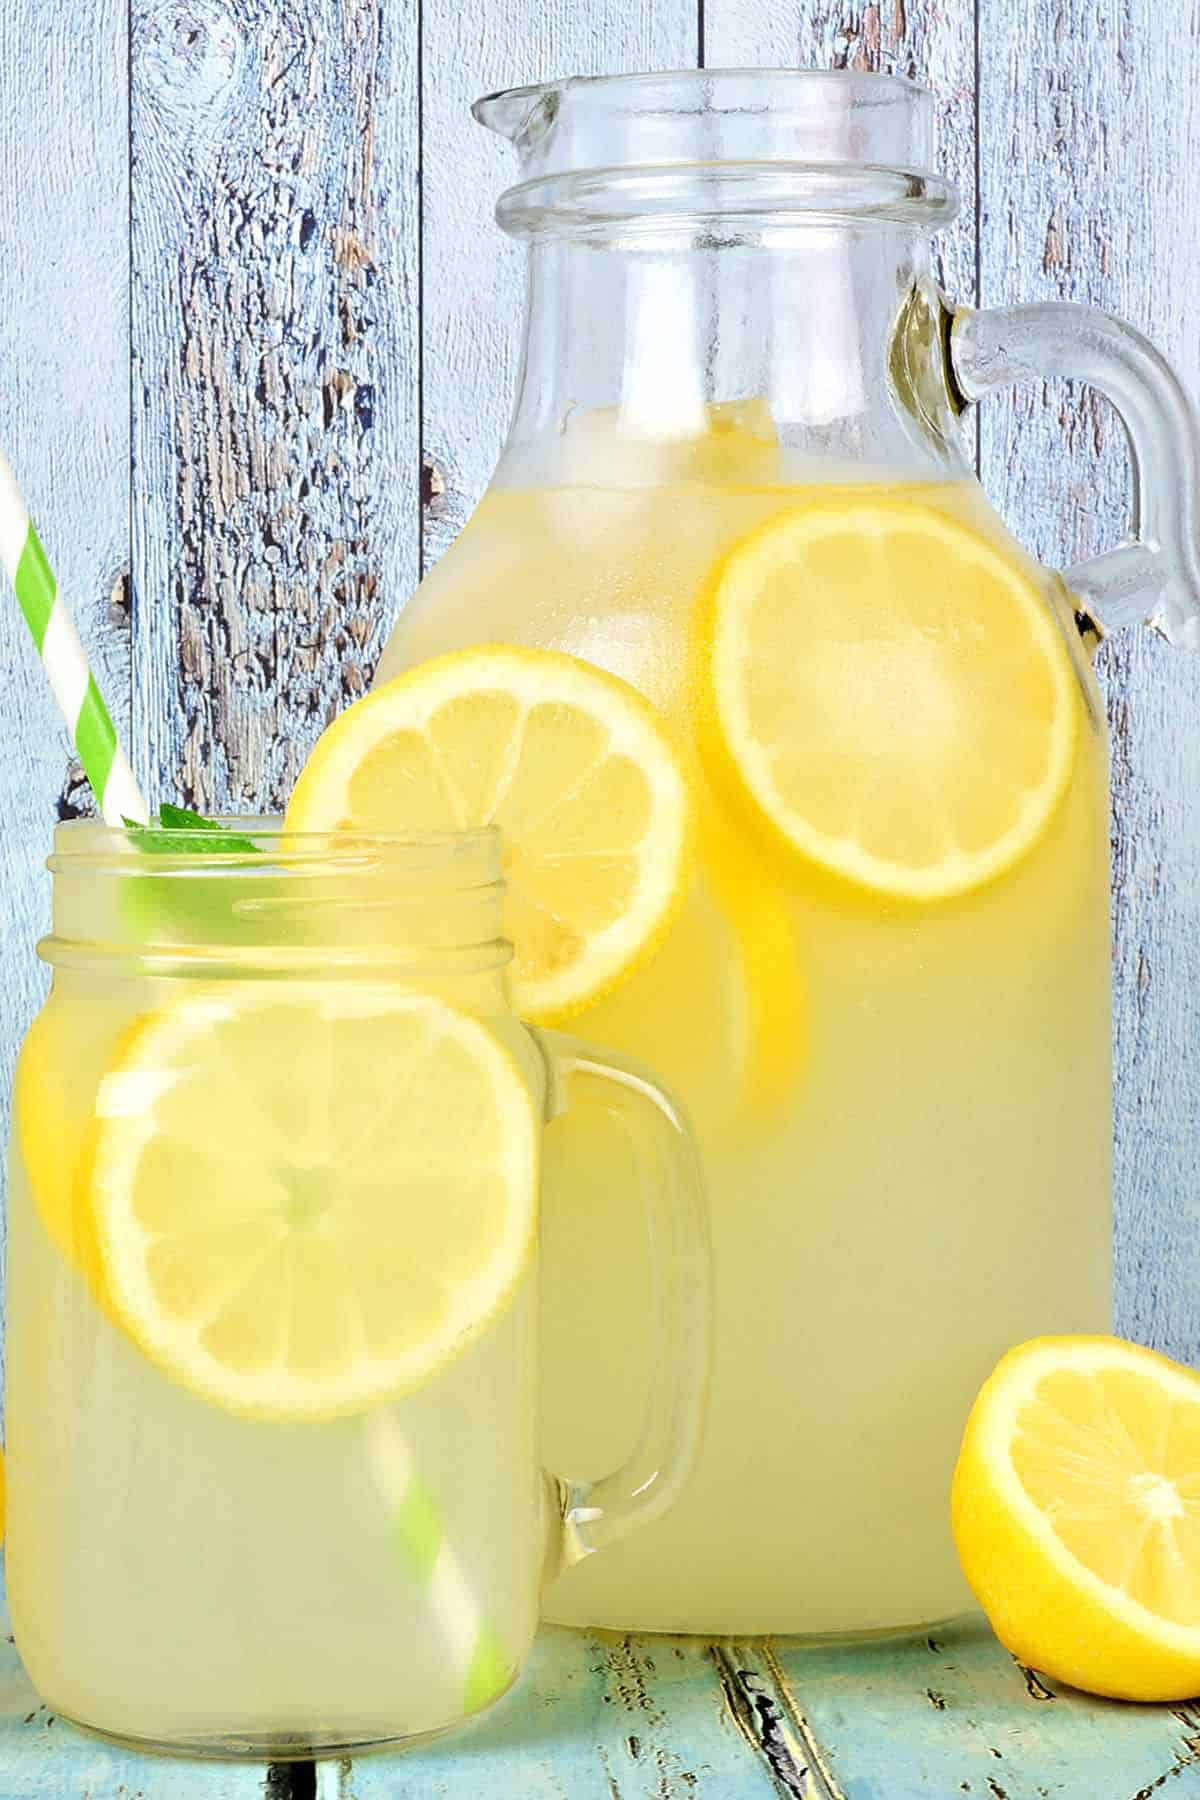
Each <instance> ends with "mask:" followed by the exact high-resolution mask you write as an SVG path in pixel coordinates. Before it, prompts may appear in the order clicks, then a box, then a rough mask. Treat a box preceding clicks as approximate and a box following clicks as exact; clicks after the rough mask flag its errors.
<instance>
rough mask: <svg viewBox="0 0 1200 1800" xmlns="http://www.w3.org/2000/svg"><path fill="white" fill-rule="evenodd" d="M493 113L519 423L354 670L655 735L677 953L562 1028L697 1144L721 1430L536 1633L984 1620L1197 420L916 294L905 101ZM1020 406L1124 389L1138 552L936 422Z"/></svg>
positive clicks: (571, 85)
mask: <svg viewBox="0 0 1200 1800" xmlns="http://www.w3.org/2000/svg"><path fill="white" fill-rule="evenodd" d="M475 110H476V116H477V118H478V119H479V120H480V121H481V122H482V123H483V124H485V125H488V126H490V127H492V128H493V129H494V130H496V131H498V132H500V133H502V134H503V135H504V136H506V137H508V138H509V139H511V141H512V142H513V143H514V144H515V145H516V146H517V149H518V151H519V153H520V157H521V173H522V180H521V183H520V185H519V186H517V187H515V188H513V189H512V190H511V191H510V192H508V193H506V194H505V195H504V197H503V198H502V200H501V201H500V205H499V208H498V217H499V221H500V224H501V225H502V227H503V228H504V229H505V230H506V231H508V232H510V233H512V234H514V235H515V236H518V237H520V238H522V239H524V240H525V241H526V243H527V245H528V251H529V289H528V313H527V320H526V337H525V348H524V360H523V365H522V374H521V383H520V392H519V395H518V399H517V405H516V412H515V417H514V420H513V424H512V429H511V433H510V436H509V440H508V443H507V445H506V447H505V450H504V454H503V456H502V458H501V461H500V465H499V468H498V469H497V471H496V475H495V477H494V480H493V482H492V484H491V486H490V488H489V490H488V492H487V494H486V495H485V497H484V499H483V501H482V503H481V504H480V506H479V508H478V510H477V512H476V514H475V516H474V517H473V519H472V520H471V522H470V524H469V525H468V527H467V528H466V530H465V531H464V533H463V534H462V536H461V538H460V540H459V541H458V542H457V543H456V544H455V545H454V547H453V548H452V549H451V551H450V552H449V553H448V554H447V555H446V556H445V557H444V559H443V560H442V561H441V562H440V564H439V565H438V566H437V568H436V569H435V570H434V571H433V573H432V574H431V575H430V576H429V578H428V579H427V580H426V581H425V582H424V584H423V585H422V587H421V588H420V590H419V591H418V593H417V594H416V595H415V597H414V598H413V599H412V600H411V601H410V603H409V604H408V605H407V607H406V608H405V610H404V612H403V613H402V615H401V617H400V619H399V622H398V624H397V625H396V627H395V630H394V634H393V636H392V638H391V641H390V643H389V645H388V648H387V651H386V654H385V656H384V659H383V662H382V665H381V670H380V674H381V675H382V676H385V677H386V676H389V675H391V674H394V673H395V672H397V671H398V670H400V669H401V668H403V667H406V666H408V665H410V664H412V663H414V662H417V661H419V660H421V659H423V658H425V657H427V656H429V655H431V654H433V653H435V652H441V651H445V650H448V649H454V648H459V647H462V646H465V645H468V644H471V643H474V642H477V641H481V640H482V641H489V642H491V641H497V640H512V641H516V642H520V643H529V644H538V645H546V646H551V647H554V648H557V649H560V650H564V651H568V652H572V653H574V654H575V655H577V656H580V657H584V658H587V659H589V660H591V661H593V662H595V663H598V664H601V665H603V666H604V667H605V668H607V669H609V670H611V671H613V672H615V673H616V674H618V675H621V676H623V677H625V678H626V679H627V680H629V681H630V682H632V683H633V684H635V685H636V686H637V687H638V688H640V689H641V690H642V691H643V692H644V694H645V695H647V696H648V697H649V699H650V700H651V701H652V702H653V703H654V704H655V706H657V707H658V708H659V709H660V710H661V712H662V714H663V715H664V716H665V717H666V718H667V719H668V720H669V721H671V722H672V724H673V726H674V729H675V730H676V732H677V733H678V735H679V737H680V739H681V740H682V741H683V742H684V743H685V744H686V745H687V746H688V747H689V749H690V753H691V755H692V759H693V765H694V769H695V774H696V783H697V790H698V792H699V794H700V796H701V811H702V829H701V832H700V848H699V852H698V856H697V864H696V874H695V878H694V880H693V882H692V887H691V891H690V893H689V896H688V900H687V903H686V905H685V907H684V909H683V910H682V912H681V913H680V915H679V916H678V918H677V921H676V923H675V925H674V927H673V929H672V932H671V934H670V936H669V937H668V938H667V940H666V941H665V943H664V944H663V945H662V947H661V949H660V950H659V951H658V953H657V954H656V956H655V957H654V959H653V960H652V961H651V962H650V963H648V964H647V965H646V966H644V967H642V968H641V969H640V970H638V971H637V972H636V973H635V974H633V975H632V976H631V977H630V978H629V979H628V980H627V981H626V983H625V984H624V985H623V986H622V987H620V988H619V989H617V990H616V991H614V992H612V993H610V994H608V995H606V996H605V997H604V998H603V999H602V1000H601V1001H599V1003H597V1004H596V1005H594V1006H592V1007H591V1008H589V1009H588V1010H587V1011H586V1012H584V1013H583V1014H582V1015H581V1018H580V1025H581V1028H582V1029H586V1031H587V1032H588V1034H589V1035H590V1036H592V1037H594V1038H596V1039H597V1040H598V1041H600V1042H603V1043H607V1044H611V1045H612V1046H614V1047H616V1048H619V1049H621V1050H627V1051H631V1052H636V1053H638V1054H641V1055H645V1056H646V1057H647V1059H648V1060H650V1061H652V1062H653V1063H654V1064H655V1066H657V1067H658V1068H659V1069H661V1070H662V1072H663V1074H664V1076H665V1077H666V1078H667V1079H668V1080H669V1081H671V1082H672V1083H673V1084H675V1085H676V1087H677V1088H678V1090H679V1091H680V1092H681V1094H682V1095H683V1097H684V1098H685V1100H686V1101H687V1102H688V1104H689V1106H690V1109H691V1111H692V1114H693V1116H694V1117H695V1119H696V1121H697V1124H698V1128H699V1132H700V1136H701V1140H702V1147H703V1153H704V1160H705V1167H706V1176H707V1183H708V1189H709V1194H710V1198H711V1206H712V1212H713V1231H714V1239H715V1258H716V1284H717V1287H716V1306H717V1335H716V1352H715V1374H714V1383H713V1392H712V1403H711V1410H710V1415H709V1422H708V1427H707V1432H706V1438H705V1443H704V1447H703V1452H702V1456H701V1460H700V1463H699V1466H698V1468H697V1471H696V1473H695V1474H694V1476H693V1477H692V1479H691V1482H690V1484H689V1486H688V1488H687V1490H686V1491H685V1493H684V1495H683V1496H682V1498H681V1499H680V1500H679V1502H678V1503H677V1505H676V1506H675V1508H674V1509H673V1511H672V1514H671V1516H670V1519H669V1521H664V1522H663V1523H662V1524H661V1525H660V1526H655V1527H651V1529H649V1530H648V1531H646V1532H644V1533H642V1534H641V1535H640V1536H639V1537H638V1538H637V1539H636V1540H632V1541H630V1542H628V1543H627V1544H623V1545H621V1546H619V1547H618V1549H617V1550H615V1551H614V1552H613V1554H612V1555H610V1556H609V1557H607V1558H601V1559H597V1560H596V1561H595V1562H594V1563H592V1564H586V1565H582V1566H580V1567H579V1568H576V1569H573V1570H570V1571H568V1572H567V1573H566V1574H565V1575H564V1577H563V1578H562V1580H561V1581H560V1582H559V1584H558V1585H557V1587H556V1588H555V1589H554V1590H553V1591H552V1592H551V1595H550V1604H549V1611H550V1614H551V1616H552V1617H554V1618H557V1619H560V1620H566V1621H570V1622H575V1623H591V1624H599V1625H605V1626H614V1627H640V1628H648V1629H671V1630H684V1631H700V1632H729V1633H758V1632H799V1633H806V1632H808V1633H829V1632H855V1631H874V1630H879V1629H886V1628H891V1627H900V1626H904V1625H909V1624H914V1623H917V1622H921V1621H929V1620H932V1619H934V1618H937V1617H940V1616H944V1615H946V1614H948V1613H951V1612H954V1611H956V1610H958V1609H959V1608H960V1607H961V1606H963V1605H965V1604H967V1603H968V1601H969V1596H968V1593H967V1590H966V1587H965V1585H964V1584H963V1582H962V1579H961V1577H960V1574H959V1571H958V1568H957V1565H956V1560H955V1556H954V1551H953V1547H952V1544H951V1540H950V1532H949V1523H948V1505H947V1494H948V1487H949V1481H950V1475H951V1470H952V1466H953V1462H954V1457H955V1453H956V1448H957V1444H958V1440H959V1436H960V1433H961V1429H962V1425H963V1421H964V1419H965V1416H966V1413H967V1410H968V1406H969V1403H970V1400H971V1398H972V1396H973V1394H974V1392H975V1390H976V1388H977V1386H978V1384H979V1383H980V1381H981V1380H982V1379H983V1377H984V1376H985V1374H986V1373H987V1372H988V1370H989V1368H990V1367H991V1365H992V1364H993V1362H994V1361H995V1359H996V1358H997V1357H998V1356H999V1355H1000V1354H1001V1352H1002V1351H1003V1350H1005V1349H1006V1348H1007V1347H1008V1346H1010V1345H1011V1344H1013V1343H1015V1342H1017V1341H1018V1340H1021V1339H1024V1338H1027V1337H1030V1336H1032V1335H1035V1334H1037V1333H1041V1332H1047V1331H1049V1332H1070V1331H1104V1330H1106V1329H1107V1328H1108V1327H1109V1321H1110V1185H1111V1176H1110V1151H1109V1135H1110V1134H1109V1127H1108V1119H1109V1115H1110V1108H1111V1099H1110V1016H1109V1004H1110V1003H1109V988H1110V947H1109V868H1108V821H1107V811H1108V783H1107V765H1106V747H1105V730H1104V718H1103V710H1102V707H1101V702H1100V697H1099V694H1098V690H1097V686H1096V682H1095V679H1094V676H1093V673H1092V668H1091V653H1092V651H1093V650H1094V648H1095V646H1096V644H1097V643H1098V641H1099V638H1100V636H1101V634H1102V633H1103V632H1104V631H1105V630H1108V629H1110V628H1112V627H1113V626H1116V625H1120V624H1124V623H1126V622H1129V621H1137V620H1146V621H1148V622H1149V623H1151V624H1152V625H1153V626H1154V627H1155V628H1156V629H1157V630H1159V631H1160V632H1161V633H1163V634H1164V635H1166V636H1168V637H1170V638H1172V639H1174V640H1176V641H1185V642H1188V643H1190V644H1193V645H1194V644H1197V643H1200V624H1198V616H1200V615H1198V613H1197V599H1196V596H1197V593H1198V592H1200V578H1198V567H1197V528H1196V518H1195V512H1194V508H1195V505H1196V493H1197V484H1196V458H1195V436H1194V428H1193V424H1192V421H1191V416H1190V413H1189V410H1188V406H1187V403H1186V401H1185V399H1184V397H1183V395H1182V393H1181V391H1180V389H1179V386H1178V384H1177V383H1176V382H1175V380H1174V379H1173V377H1172V375H1171V373H1170V371H1169V370H1168V369H1167V368H1166V366H1165V365H1164V364H1163V362H1162V360H1161V358H1159V357H1158V356H1157V355H1156V353H1155V352H1154V351H1153V350H1152V349H1151V348H1150V346H1149V345H1147V344H1146V343H1145V342H1144V340H1142V339H1141V338H1140V337H1138V336H1137V334H1136V333H1134V332H1133V331H1132V330H1130V329H1129V328H1128V327H1126V326H1123V325H1121V324H1119V323H1117V322H1116V321H1114V320H1111V319H1109V318H1107V317H1105V316H1104V315H1102V314H1100V313H1097V312H1092V311H1090V310H1088V309H1085V308H1080V307H1073V306H1034V307H1018V308H1014V309H1011V310H1006V311H993V312H971V311H969V310H966V309H961V308H959V309H956V308H954V307H953V306H951V305H950V304H948V303H947V302H946V301H945V300H944V298H943V297H942V295H941V293H940V292H939V290H938V287H937V284H936V282H935V280H934V277H933V275H932V273H931V264H930V251H929V241H928V240H929V238H930V235H931V233H932V232H933V231H935V230H936V229H937V228H938V227H940V226H942V225H944V224H945V223H946V222H947V220H949V219H950V218H951V217H952V216H953V213H954V210H955V204H956V197H955V193H954V190H953V188H952V187H951V185H950V184H949V183H948V182H947V181H945V180H944V179H943V178H942V177H941V176H939V175H938V174H936V173H933V172H931V167H930V165H931V160H932V158H931V140H932V105H931V100H930V96H929V95H928V94H926V93H925V92H923V91H922V90H920V89H918V88H916V87H914V86H912V85H910V84H909V83H907V82H904V81H898V80H892V79H886V78H880V77H874V76H860V75H851V74H816V73H806V72H798V73H747V72H737V71H729V72H717V73H710V72H702V73H698V74H697V73H686V74H672V75H646V76H633V77H621V78H615V79H599V80H590V81H568V82H564V83H562V84H559V85H554V86H548V87H541V88H524V89H518V90H516V91H513V92H510V93H506V94H500V95H497V96H494V97H492V98H490V99H487V100H484V101H481V102H480V103H479V104H478V106H477V107H476V109H475ZM1050 375H1073V376H1076V377H1079V378H1081V379H1083V380H1084V381H1087V382H1090V383H1092V384H1093V385H1095V386H1097V387H1099V388H1101V389H1102V390H1103V391H1104V392H1105V393H1107V394H1108V395H1109V396H1110V397H1111V398H1112V399H1113V400H1114V401H1115V403H1116V404H1117V406H1118V407H1119V409H1120V411H1121V413H1122V415H1123V417H1124V419H1125V422H1126V425H1127V427H1128V433H1129V439H1130V444H1131V449H1132V453H1133V457H1134V461H1135V463H1136V467H1137V475H1138V481H1137V490H1138V494H1139V502H1138V515H1137V518H1136V519H1135V522H1134V527H1133V531H1132V533H1131V535H1130V537H1129V538H1128V539H1127V541H1126V542H1124V543H1123V544H1121V545H1120V546H1119V547H1117V548H1114V549H1113V550H1112V551H1111V552H1109V553H1108V554H1107V555H1105V556H1102V557H1100V558H1098V559H1096V560H1095V561H1093V562H1090V563H1089V564H1087V565H1086V566H1083V567H1079V568H1075V569H1072V570H1070V571H1069V572H1067V573H1066V574H1065V575H1059V574H1056V573H1053V572H1050V571H1047V570H1043V569H1041V568H1039V567H1038V566H1037V565H1036V564H1034V563H1033V562H1032V561H1031V559H1030V558H1029V557H1028V556H1027V555H1026V554H1025V553H1024V552H1023V550H1022V549H1021V548H1020V546H1019V545H1018V544H1017V543H1016V542H1015V541H1014V539H1013V538H1012V537H1011V536H1010V535H1009V534H1008V533H1007V532H1006V530H1005V529H1004V527H1003V525H1002V524H1001V522H1000V520H999V519H998V518H997V516H996V515H995V513H994V512H993V511H992V510H991V508H990V507H989V505H988V502H987V500H986V497H985V496H984V494H983V493H982V491H981V490H980V488H979V486H978V484H977V482H976V480H975V478H974V475H973V473H972V468H971V462H970V458H969V455H968V451H967V448H966V445H965V443H964V439H963V435H962V432H961V429H960V417H961V415H962V413H963V411H964V408H965V407H967V406H968V405H969V404H970V403H972V402H974V401H976V400H977V399H979V398H980V397H981V396H983V395H984V394H986V393H987V392H989V391H990V390H992V389H994V388H997V387H999V386H1002V385H1005V384H1007V383H1010V382H1015V381H1018V380H1023V379H1026V378H1034V379H1037V378H1042V377H1045V376H1050ZM598 1128H599V1122H598V1121H597V1122H596V1129H598ZM574 1129H575V1131H576V1133H577V1134H578V1135H577V1138H576V1140H575V1141H576V1143H577V1144H578V1145H579V1146H580V1147H579V1150H578V1161H579V1163H580V1164H581V1165H582V1166H584V1167H585V1168H586V1169H587V1170H588V1171H589V1177H588V1179H587V1180H586V1181H585V1182H584V1183H582V1184H581V1185H576V1186H575V1187H573V1190H572V1195H571V1199H570V1201H569V1202H568V1204H567V1207H566V1209H564V1211H565V1215H566V1216H567V1217H569V1219H570V1221H571V1229H570V1231H569V1232H567V1231H565V1229H564V1230H563V1232H562V1236H561V1243H560V1253H559V1254H558V1255H557V1256H556V1255H555V1253H554V1246H553V1245H551V1271H552V1272H551V1274H550V1275H549V1276H548V1279H547V1282H546V1329H547V1331H548V1333H549V1337H550V1341H551V1342H552V1343H554V1344H555V1345H557V1346H558V1347H559V1350H558V1354H557V1355H556V1356H555V1357H554V1358H553V1359H552V1360H551V1362H550V1365H549V1380H550V1392H549V1394H548V1397H547V1407H548V1411H547V1420H548V1423H547V1429H548V1431H549V1433H550V1436H551V1440H552V1448H553V1454H554V1457H555V1458H557V1459H558V1460H562V1459H564V1458H566V1459H574V1461H575V1462H582V1463H583V1464H585V1465H587V1464H589V1463H590V1464H591V1465H592V1466H595V1467H597V1468H599V1467H602V1466H603V1465H604V1463H605V1461H606V1459H611V1457H612V1455H614V1454H615V1453H617V1452H618V1451H619V1450H620V1448H621V1443H622V1430H623V1427H622V1407H623V1406H624V1407H627V1406H628V1405H630V1404H632V1400H631V1398H630V1397H631V1396H633V1395H636V1393H637V1392H638V1391H639V1387H640V1382H641V1373H640V1372H641V1370H642V1368H643V1367H644V1355H645V1344H644V1338H643V1331H642V1327H641V1326H640V1325H639V1324H638V1321H637V1318H636V1316H635V1313H636V1306H637V1298H638V1297H637V1294H636V1291H635V1289H636V1284H631V1282H630V1280H629V1277H628V1274H627V1271H628V1269H629V1268H630V1267H631V1266H632V1265H633V1259H634V1256H635V1250H636V1242H637V1236H636V1234H637V1230H638V1227H637V1223H636V1218H635V1206H634V1200H633V1198H632V1197H631V1184H630V1183H629V1182H627V1181H626V1180H624V1179H623V1177H622V1176H621V1173H620V1171H619V1170H618V1169H617V1168H616V1166H615V1164H613V1163H612V1161H611V1153H610V1158H609V1161H608V1162H607V1163H606V1162H605V1160H604V1159H603V1158H602V1157H600V1156H598V1155H596V1156H594V1155H592V1154H591V1153H590V1152H586V1153H585V1143H584V1140H585V1139H586V1138H587V1135H588V1132H589V1131H590V1130H591V1129H592V1126H591V1125H590V1124H589V1122H588V1120H587V1119H586V1118H581V1119H580V1120H579V1121H578V1122H577V1124H576V1126H575V1127H574ZM568 1250H569V1252H570V1254H571V1258H572V1260H571V1261H570V1262H569V1263H568V1261H567V1260H566V1253H567V1251H568ZM582 1268H586V1269H587V1270H588V1280H587V1282H586V1284H585V1283H583V1282H581V1281H580V1279H579V1275H578V1271H579V1270H580V1269H582ZM567 1370H569V1371H570V1377H569V1380H568V1379H567V1378H566V1377H565V1375H563V1374H562V1373H561V1372H562V1371H567ZM589 1371H590V1373H589Z"/></svg>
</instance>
